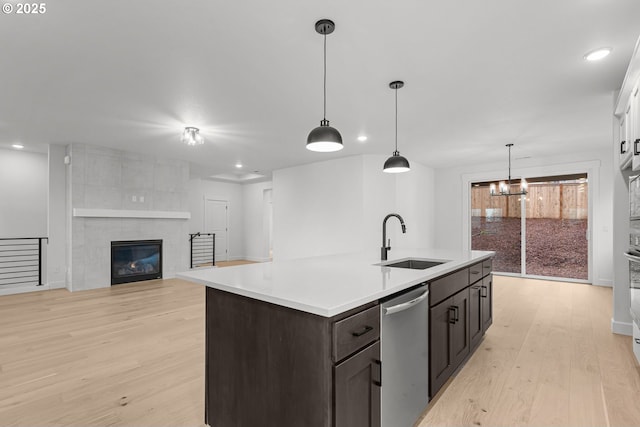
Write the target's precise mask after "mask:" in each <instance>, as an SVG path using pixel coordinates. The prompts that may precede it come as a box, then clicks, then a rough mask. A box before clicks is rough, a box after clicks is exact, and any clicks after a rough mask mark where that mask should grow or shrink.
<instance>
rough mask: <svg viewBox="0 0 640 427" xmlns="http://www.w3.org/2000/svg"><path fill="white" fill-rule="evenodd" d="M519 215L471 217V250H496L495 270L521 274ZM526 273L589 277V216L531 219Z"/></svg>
mask: <svg viewBox="0 0 640 427" xmlns="http://www.w3.org/2000/svg"><path fill="white" fill-rule="evenodd" d="M520 221H521V220H520V218H489V219H487V218H484V217H475V216H474V217H472V221H471V223H472V224H471V225H472V249H475V250H486V251H495V252H496V256H495V258H494V259H493V270H494V271H496V272H508V273H520V272H521V271H520V270H521V269H520ZM526 230H527V248H526V250H527V257H526V259H527V269H526V273H527V274H532V275H538V276H548V277H565V278H573V279H583V280H587V279H588V269H589V268H588V266H589V262H588V259H589V254H588V243H587V220H586V219H549V218H530V219H527V223H526Z"/></svg>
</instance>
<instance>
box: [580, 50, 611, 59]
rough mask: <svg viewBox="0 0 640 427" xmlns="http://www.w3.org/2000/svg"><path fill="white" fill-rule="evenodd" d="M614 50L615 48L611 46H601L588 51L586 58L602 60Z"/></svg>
mask: <svg viewBox="0 0 640 427" xmlns="http://www.w3.org/2000/svg"><path fill="white" fill-rule="evenodd" d="M612 50H613V49H611V48H610V47H601V48H598V49H595V50H592V51H590V52H587V53H586V54H585V55H584V59H586V60H587V61H591V62H593V61H600V60H601V59H604V58H606V57H607V56H609V54H610V53H611V51H612Z"/></svg>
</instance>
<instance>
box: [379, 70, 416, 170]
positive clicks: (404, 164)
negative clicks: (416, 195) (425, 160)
mask: <svg viewBox="0 0 640 427" xmlns="http://www.w3.org/2000/svg"><path fill="white" fill-rule="evenodd" d="M402 86H404V82H401V81H399V80H398V81H395V82H391V83H389V87H390V88H391V89H393V90H395V91H396V149H395V151H394V152H393V155H392V156H391V157H389V158H388V159H387V161H386V162H384V168H383V169H382V170H383V172H387V173H400V172H407V171H409V170H411V167H410V166H409V160H407V159H406V158H405V157H402V156H401V155H400V152H399V151H398V89H400V88H401V87H402Z"/></svg>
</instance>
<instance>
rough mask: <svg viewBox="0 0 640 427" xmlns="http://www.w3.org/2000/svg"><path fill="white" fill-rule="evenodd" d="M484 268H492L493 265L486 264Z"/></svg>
mask: <svg viewBox="0 0 640 427" xmlns="http://www.w3.org/2000/svg"><path fill="white" fill-rule="evenodd" d="M482 268H484V269H489V268H491V266H490V265H485V266H483V267H482Z"/></svg>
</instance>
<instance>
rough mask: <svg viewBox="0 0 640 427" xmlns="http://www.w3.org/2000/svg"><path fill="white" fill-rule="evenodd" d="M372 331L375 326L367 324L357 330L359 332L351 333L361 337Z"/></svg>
mask: <svg viewBox="0 0 640 427" xmlns="http://www.w3.org/2000/svg"><path fill="white" fill-rule="evenodd" d="M371 331H373V326H367V325H365V327H364V328H362V330H360V331H357V332H351V335H353V336H354V337H361V336H363V335H364V334H366V333H367V332H371Z"/></svg>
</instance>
